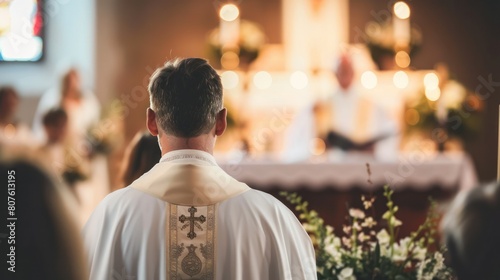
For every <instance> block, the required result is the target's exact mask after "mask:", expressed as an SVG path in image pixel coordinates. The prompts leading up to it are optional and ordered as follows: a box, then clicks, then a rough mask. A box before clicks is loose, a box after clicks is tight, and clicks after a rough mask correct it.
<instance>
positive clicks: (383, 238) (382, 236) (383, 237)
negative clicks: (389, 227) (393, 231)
mask: <svg viewBox="0 0 500 280" xmlns="http://www.w3.org/2000/svg"><path fill="white" fill-rule="evenodd" d="M377 240H378V243H379V244H380V246H384V245H388V244H389V241H390V240H391V238H390V236H389V233H387V231H386V230H385V229H382V230H381V231H379V232H378V233H377Z"/></svg>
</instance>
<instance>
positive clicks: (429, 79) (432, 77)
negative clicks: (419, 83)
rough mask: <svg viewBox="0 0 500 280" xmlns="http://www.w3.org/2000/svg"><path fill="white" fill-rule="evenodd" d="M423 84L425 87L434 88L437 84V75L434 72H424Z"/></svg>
mask: <svg viewBox="0 0 500 280" xmlns="http://www.w3.org/2000/svg"><path fill="white" fill-rule="evenodd" d="M424 86H425V88H426V89H431V90H433V89H436V88H437V87H438V86H439V77H438V76H437V75H436V74H435V73H427V74H425V76H424Z"/></svg>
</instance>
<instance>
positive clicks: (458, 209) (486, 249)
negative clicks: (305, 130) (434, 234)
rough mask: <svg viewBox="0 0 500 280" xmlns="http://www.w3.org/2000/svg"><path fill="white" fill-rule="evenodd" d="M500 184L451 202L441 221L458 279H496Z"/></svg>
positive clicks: (498, 275) (498, 273)
mask: <svg viewBox="0 0 500 280" xmlns="http://www.w3.org/2000/svg"><path fill="white" fill-rule="evenodd" d="M499 217H500V184H499V183H497V182H495V183H490V184H485V185H482V186H479V187H477V188H475V189H472V190H471V191H469V192H467V193H462V194H461V195H459V196H457V198H455V200H454V202H453V204H452V207H451V208H450V210H449V211H448V213H447V214H446V215H445V217H444V218H443V234H444V241H445V244H446V246H447V248H448V253H449V257H450V260H451V266H452V268H453V269H454V270H455V272H456V273H457V276H458V279H460V280H462V279H465V280H467V279H482V280H489V279H500V265H499V264H498V261H499V260H500V237H499V236H500V222H499V221H500V220H499Z"/></svg>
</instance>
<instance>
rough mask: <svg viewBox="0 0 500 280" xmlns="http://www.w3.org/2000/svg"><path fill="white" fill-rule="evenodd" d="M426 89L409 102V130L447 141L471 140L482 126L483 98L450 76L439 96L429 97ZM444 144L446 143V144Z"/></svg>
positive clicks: (406, 115)
mask: <svg viewBox="0 0 500 280" xmlns="http://www.w3.org/2000/svg"><path fill="white" fill-rule="evenodd" d="M424 92H425V90H424V89H423V90H422V92H421V94H419V96H420V97H419V98H418V99H417V100H414V101H413V102H409V103H408V105H407V109H406V113H405V118H406V123H407V124H408V127H407V130H408V132H412V131H420V132H426V133H428V134H429V136H430V137H431V139H433V140H434V141H436V142H438V144H443V143H444V142H446V141H447V140H449V139H450V138H454V139H459V140H460V141H471V140H473V139H474V138H475V136H476V135H477V134H478V133H479V131H480V129H481V111H482V110H483V106H484V104H483V101H482V100H481V98H480V97H478V96H477V95H476V94H474V93H471V92H469V91H467V89H466V88H465V87H463V86H462V85H461V84H460V83H458V82H457V81H454V80H449V81H447V82H446V84H445V85H444V86H442V87H441V89H440V96H439V98H438V99H437V100H432V99H429V96H427V95H426V94H425V93H424ZM443 148H444V147H443Z"/></svg>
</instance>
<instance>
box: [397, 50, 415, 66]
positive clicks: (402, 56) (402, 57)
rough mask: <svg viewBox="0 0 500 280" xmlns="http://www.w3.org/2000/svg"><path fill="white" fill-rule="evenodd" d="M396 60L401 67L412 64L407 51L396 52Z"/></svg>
mask: <svg viewBox="0 0 500 280" xmlns="http://www.w3.org/2000/svg"><path fill="white" fill-rule="evenodd" d="M394 59H395V61H396V65H397V66H399V67H401V68H407V67H408V66H410V62H411V59H410V56H409V55H408V53H407V52H405V51H399V52H397V53H396V57H395V58H394Z"/></svg>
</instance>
